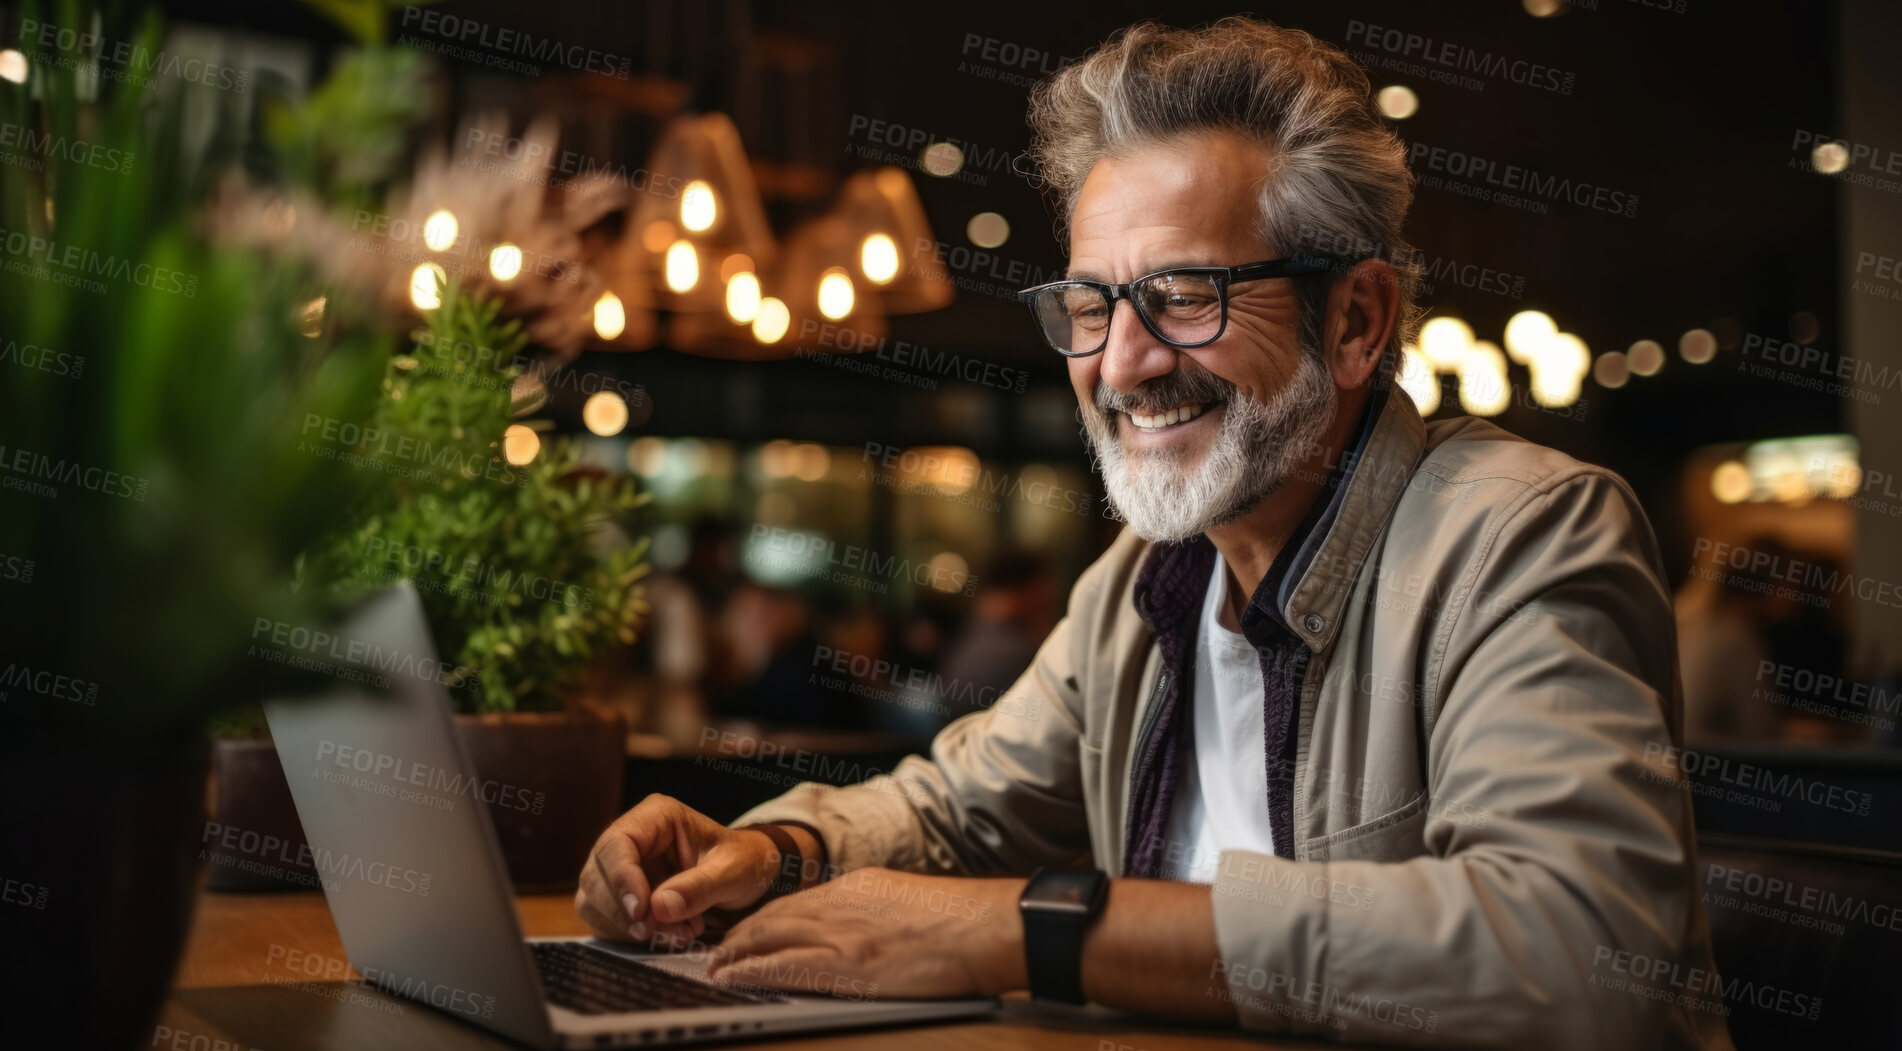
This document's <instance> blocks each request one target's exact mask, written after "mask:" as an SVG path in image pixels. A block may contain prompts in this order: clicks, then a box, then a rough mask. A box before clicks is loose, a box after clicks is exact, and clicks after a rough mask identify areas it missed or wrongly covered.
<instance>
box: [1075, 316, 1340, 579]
mask: <svg viewBox="0 0 1902 1051" xmlns="http://www.w3.org/2000/svg"><path fill="white" fill-rule="evenodd" d="M1183 360H1184V361H1185V362H1187V361H1188V359H1187V358H1185V359H1183ZM1336 399H1337V393H1336V391H1335V389H1334V380H1333V377H1331V376H1329V375H1328V371H1327V369H1326V368H1324V367H1322V365H1321V362H1320V360H1319V359H1318V358H1316V357H1315V356H1314V355H1313V354H1309V353H1307V352H1305V351H1303V352H1302V354H1301V363H1300V365H1299V366H1298V367H1297V368H1296V370H1295V374H1294V378H1293V379H1292V380H1291V381H1290V382H1289V383H1288V385H1287V386H1286V387H1285V388H1283V389H1282V390H1281V391H1280V392H1279V393H1277V394H1275V395H1274V396H1273V397H1271V398H1269V399H1268V400H1267V401H1265V402H1263V401H1257V400H1255V399H1253V398H1250V397H1248V396H1246V395H1244V394H1243V393H1242V392H1241V391H1239V390H1237V389H1236V388H1235V385H1234V384H1232V383H1229V382H1228V381H1226V380H1224V379H1222V378H1221V377H1219V376H1216V375H1215V374H1214V373H1212V372H1209V371H1208V370H1207V369H1204V368H1202V367H1200V366H1192V367H1191V369H1190V371H1186V372H1185V371H1184V370H1183V368H1182V367H1180V366H1179V367H1178V368H1177V371H1175V372H1173V373H1170V374H1169V375H1167V376H1161V377H1158V378H1157V379H1154V380H1149V381H1147V382H1145V383H1144V384H1143V385H1142V386H1141V387H1140V388H1138V389H1137V392H1136V393H1135V394H1122V393H1119V392H1117V391H1114V390H1111V389H1110V388H1109V387H1107V386H1105V385H1104V384H1103V383H1102V382H1101V381H1098V383H1097V388H1096V404H1095V405H1093V406H1088V405H1086V406H1081V407H1080V408H1081V414H1082V416H1083V433H1084V437H1085V438H1086V439H1087V440H1088V443H1089V446H1090V453H1091V455H1092V457H1093V458H1094V459H1095V460H1096V464H1097V467H1098V469H1099V470H1101V471H1102V473H1103V485H1104V488H1105V489H1107V490H1108V495H1109V500H1110V504H1111V506H1113V507H1115V508H1116V511H1117V513H1118V514H1120V515H1121V516H1122V517H1123V519H1124V520H1125V521H1127V522H1128V523H1129V525H1130V528H1131V529H1134V530H1135V531H1136V534H1137V535H1138V536H1141V537H1143V538H1144V539H1146V540H1154V541H1181V540H1187V539H1189V538H1190V537H1193V536H1197V535H1200V534H1202V533H1206V532H1208V531H1209V530H1210V529H1213V528H1215V527H1216V526H1219V525H1222V524H1224V523H1227V522H1232V521H1234V520H1235V519H1237V518H1240V517H1241V516H1242V515H1244V514H1247V513H1248V512H1249V511H1251V510H1253V509H1254V508H1255V507H1256V506H1257V505H1258V504H1260V503H1261V501H1262V500H1264V499H1266V498H1267V497H1268V496H1269V495H1271V494H1272V493H1274V491H1275V490H1277V489H1279V488H1280V487H1281V484H1282V483H1283V482H1284V481H1286V480H1287V479H1288V477H1289V475H1291V474H1293V473H1294V471H1295V470H1296V469H1297V468H1298V467H1300V465H1301V463H1302V461H1303V460H1305V459H1306V458H1307V457H1308V456H1311V455H1312V454H1313V453H1314V451H1315V450H1316V449H1317V448H1319V446H1320V443H1321V439H1322V437H1323V435H1325V434H1326V432H1327V428H1328V425H1329V424H1330V423H1331V422H1332V421H1333V419H1334V405H1335V401H1336ZM1184 401H1200V402H1202V403H1203V405H1204V406H1205V408H1204V410H1203V411H1205V412H1207V411H1213V409H1214V407H1215V405H1216V403H1218V402H1219V403H1220V404H1221V407H1222V409H1223V412H1222V429H1221V431H1220V432H1219V433H1218V434H1217V435H1216V437H1215V441H1214V442H1213V443H1212V444H1211V445H1210V446H1209V449H1208V451H1207V453H1205V454H1204V455H1203V457H1202V462H1201V463H1200V464H1199V465H1197V466H1196V467H1194V468H1192V469H1188V470H1184V469H1183V468H1182V467H1181V466H1180V465H1179V464H1177V463H1175V462H1173V461H1174V459H1175V457H1174V455H1173V454H1169V453H1149V452H1146V453H1144V454H1142V455H1141V456H1140V457H1139V458H1137V460H1136V462H1134V463H1132V462H1131V459H1130V457H1129V455H1128V454H1127V453H1125V451H1124V450H1123V446H1122V443H1121V442H1120V441H1119V440H1118V439H1117V436H1116V420H1115V416H1114V414H1115V413H1116V412H1127V411H1128V410H1129V409H1130V408H1132V407H1133V408H1136V409H1164V408H1168V407H1170V406H1172V405H1177V404H1180V403H1182V402H1184Z"/></svg>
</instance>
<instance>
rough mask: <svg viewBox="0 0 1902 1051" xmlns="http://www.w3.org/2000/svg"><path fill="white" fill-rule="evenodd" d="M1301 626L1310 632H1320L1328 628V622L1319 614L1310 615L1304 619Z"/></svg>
mask: <svg viewBox="0 0 1902 1051" xmlns="http://www.w3.org/2000/svg"><path fill="white" fill-rule="evenodd" d="M1301 625H1302V626H1303V627H1305V628H1307V629H1308V630H1309V631H1315V632H1318V631H1320V630H1321V629H1322V628H1325V627H1327V621H1325V620H1323V619H1321V615H1320V614H1319V613H1310V614H1308V615H1307V617H1306V618H1304V619H1303V620H1302V621H1301Z"/></svg>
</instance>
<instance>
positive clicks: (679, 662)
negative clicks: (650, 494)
mask: <svg viewBox="0 0 1902 1051" xmlns="http://www.w3.org/2000/svg"><path fill="white" fill-rule="evenodd" d="M735 561H736V555H735V553H734V550H733V531H732V529H730V528H729V527H728V526H727V525H726V524H725V523H724V522H721V521H720V520H718V519H715V518H710V517H707V518H700V519H698V520H696V521H695V522H694V523H693V525H692V526H691V528H690V530H689V540H688V548H687V557H686V558H685V559H683V560H682V561H681V564H680V566H679V567H678V568H676V569H674V570H672V571H671V572H662V573H656V574H654V575H653V576H652V577H650V578H649V579H648V582H647V584H646V589H645V594H646V598H647V602H648V605H649V606H650V607H651V614H650V615H649V617H648V624H649V628H648V630H647V632H646V633H645V634H644V636H643V637H642V639H641V641H640V644H639V645H640V648H641V649H642V650H643V651H644V652H645V655H646V657H647V663H648V664H649V666H650V667H651V668H652V672H653V690H652V693H651V700H650V702H649V703H648V704H647V705H646V706H645V708H644V710H643V711H642V712H641V719H640V722H639V723H638V724H637V725H635V726H633V727H632V728H633V729H635V730H640V731H647V732H652V733H658V734H661V735H662V736H665V737H667V738H668V739H670V740H672V741H673V742H674V743H675V744H676V745H683V746H684V745H687V744H691V743H693V742H694V741H696V740H697V739H698V738H699V734H700V729H701V728H702V727H704V726H705V725H706V720H707V712H708V706H709V698H710V694H711V692H712V679H713V674H714V671H713V670H714V669H715V668H717V667H722V666H724V665H725V664H726V659H725V658H726V653H725V651H724V649H723V648H722V633H721V632H720V631H719V630H718V626H717V624H716V623H715V620H714V611H715V610H718V609H721V608H722V607H723V606H724V605H725V602H726V595H727V592H728V591H729V589H730V588H731V587H732V585H733V581H734V579H735V577H736V576H737V574H736V572H735Z"/></svg>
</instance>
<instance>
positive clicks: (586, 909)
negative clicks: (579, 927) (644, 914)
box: [575, 891, 627, 941]
mask: <svg viewBox="0 0 1902 1051" xmlns="http://www.w3.org/2000/svg"><path fill="white" fill-rule="evenodd" d="M575 915H577V916H579V917H581V922H583V923H585V924H587V925H588V929H589V930H592V931H593V932H594V934H595V937H598V938H607V939H610V940H614V941H626V940H627V925H626V924H624V923H619V922H617V921H616V920H615V919H614V918H613V917H610V916H603V915H601V910H600V909H597V908H595V907H594V903H593V902H591V901H588V900H587V899H586V898H584V897H582V895H581V892H580V891H576V892H575Z"/></svg>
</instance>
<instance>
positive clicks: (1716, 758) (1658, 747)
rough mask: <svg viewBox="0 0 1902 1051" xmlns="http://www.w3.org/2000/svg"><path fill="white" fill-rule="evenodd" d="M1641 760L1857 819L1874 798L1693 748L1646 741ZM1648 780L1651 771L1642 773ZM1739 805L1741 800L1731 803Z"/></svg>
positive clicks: (1705, 779) (1714, 781)
mask: <svg viewBox="0 0 1902 1051" xmlns="http://www.w3.org/2000/svg"><path fill="white" fill-rule="evenodd" d="M1644 758H1645V765H1646V767H1647V768H1649V767H1653V766H1655V765H1657V764H1659V763H1662V764H1663V765H1665V766H1666V767H1675V768H1677V769H1678V770H1682V771H1683V772H1684V774H1685V775H1686V776H1688V777H1694V778H1699V779H1701V780H1703V781H1705V782H1708V783H1711V784H1715V785H1733V786H1735V787H1736V788H1739V789H1744V790H1747V791H1756V792H1762V793H1765V794H1767V795H1771V796H1781V797H1782V798H1784V799H1798V800H1802V801H1803V802H1805V803H1808V804H1810V805H1811V806H1818V807H1822V808H1824V809H1825V810H1839V811H1842V812H1843V813H1846V814H1855V815H1856V816H1857V817H1868V816H1869V806H1870V803H1871V802H1873V797H1871V796H1870V794H1869V793H1867V792H1858V791H1856V790H1855V789H1853V788H1844V787H1842V786H1841V785H1832V784H1828V783H1826V782H1823V781H1817V780H1814V779H1811V778H1806V777H1803V776H1802V775H1800V774H1792V773H1778V772H1776V771H1774V770H1772V769H1770V768H1769V767H1764V766H1757V765H1755V764H1752V763H1742V762H1738V761H1737V760H1735V759H1731V758H1728V757H1726V756H1721V755H1711V754H1710V753H1708V752H1699V751H1697V750H1696V749H1692V748H1682V749H1680V748H1678V747H1677V746H1676V745H1666V744H1659V743H1658V742H1656V741H1646V742H1645V746H1644ZM1645 774H1646V775H1647V776H1650V775H1651V774H1652V770H1650V769H1647V770H1646V771H1645ZM1733 801H1736V802H1742V800H1733Z"/></svg>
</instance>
